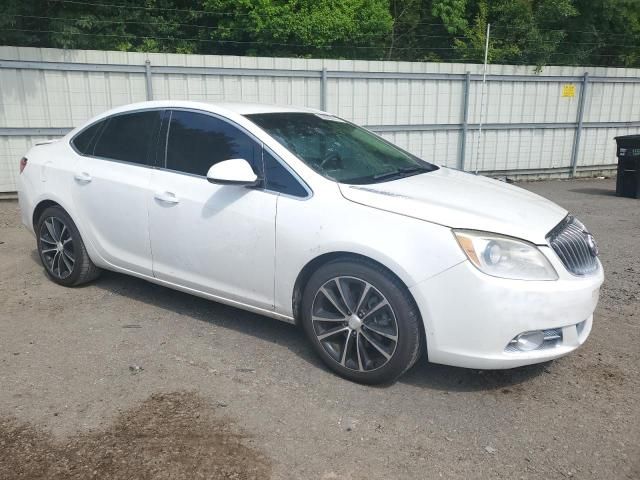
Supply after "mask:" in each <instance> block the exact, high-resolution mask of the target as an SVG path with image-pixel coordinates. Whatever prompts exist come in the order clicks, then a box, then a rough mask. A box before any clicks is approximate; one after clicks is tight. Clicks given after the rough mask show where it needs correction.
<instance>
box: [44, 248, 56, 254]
mask: <svg viewBox="0 0 640 480" xmlns="http://www.w3.org/2000/svg"><path fill="white" fill-rule="evenodd" d="M57 251H58V249H57V248H46V249H44V250H42V253H49V252H57Z"/></svg>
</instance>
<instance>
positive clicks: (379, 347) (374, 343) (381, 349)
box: [360, 330, 391, 360]
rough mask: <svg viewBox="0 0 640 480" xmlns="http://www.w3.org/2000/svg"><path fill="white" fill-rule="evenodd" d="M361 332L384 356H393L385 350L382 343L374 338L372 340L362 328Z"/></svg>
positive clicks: (387, 357)
mask: <svg viewBox="0 0 640 480" xmlns="http://www.w3.org/2000/svg"><path fill="white" fill-rule="evenodd" d="M360 333H362V336H363V337H364V338H365V339H366V340H367V342H369V343H370V344H371V345H372V346H373V348H375V349H376V350H377V351H378V352H380V353H381V354H382V356H383V357H384V358H386V359H387V360H389V359H390V358H391V355H389V354H388V353H387V352H385V351H384V349H383V348H382V347H381V346H380V345H378V344H377V343H376V342H375V341H374V340H372V339H371V337H370V336H369V335H367V334H366V333H364V331H362V330H361V331H360Z"/></svg>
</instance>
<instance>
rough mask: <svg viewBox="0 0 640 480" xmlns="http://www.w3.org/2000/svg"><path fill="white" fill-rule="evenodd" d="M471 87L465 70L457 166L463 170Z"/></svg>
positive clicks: (468, 75)
mask: <svg viewBox="0 0 640 480" xmlns="http://www.w3.org/2000/svg"><path fill="white" fill-rule="evenodd" d="M470 89H471V73H470V72H467V74H466V75H465V78H464V92H462V95H463V96H464V98H463V108H464V110H463V113H462V139H461V142H460V154H459V157H458V168H459V169H460V170H462V171H463V172H464V162H465V158H466V155H467V131H468V130H469V90H470Z"/></svg>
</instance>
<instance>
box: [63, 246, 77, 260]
mask: <svg viewBox="0 0 640 480" xmlns="http://www.w3.org/2000/svg"><path fill="white" fill-rule="evenodd" d="M62 254H63V255H64V256H65V257H67V258H68V259H69V261H70V262H72V263H76V259H75V257H74V256H73V255H70V254H69V252H67V251H66V250H65V249H64V248H63V249H62Z"/></svg>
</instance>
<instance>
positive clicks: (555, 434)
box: [0, 180, 640, 480]
mask: <svg viewBox="0 0 640 480" xmlns="http://www.w3.org/2000/svg"><path fill="white" fill-rule="evenodd" d="M523 186H524V187H525V188H528V189H530V190H533V191H535V192H538V193H540V194H542V195H544V196H546V197H549V198H551V199H553V200H555V201H556V202H558V203H559V204H561V205H563V206H564V207H566V208H568V209H569V210H570V211H572V212H574V213H576V214H577V215H578V216H579V217H580V218H581V219H582V220H583V222H584V223H585V224H586V225H587V226H588V227H589V228H590V230H591V231H592V232H593V233H594V235H595V236H596V238H597V239H598V241H599V244H600V250H601V258H602V261H603V263H604V265H605V269H606V277H607V279H606V282H605V285H604V287H603V290H602V295H601V301H600V305H599V307H598V310H597V314H596V319H595V324H594V329H593V333H592V335H591V337H590V339H589V341H588V342H587V343H586V345H585V346H584V347H583V348H582V349H580V350H579V351H578V352H576V353H574V354H573V355H571V356H569V357H566V358H563V359H560V360H557V361H555V362H553V363H549V364H545V365H539V366H533V367H527V368H521V369H515V370H511V371H500V372H486V371H485V372H482V371H477V370H464V369H458V368H450V367H444V366H437V365H429V364H427V363H426V362H424V361H423V362H421V363H420V364H418V365H417V366H416V367H414V368H413V369H412V370H411V371H410V372H409V373H408V374H407V375H406V376H404V377H403V378H402V379H401V380H400V381H399V382H397V383H396V384H394V385H391V386H387V387H378V388H372V387H365V386H361V385H356V384H352V383H349V382H346V381H344V380H341V379H339V378H337V377H335V376H334V375H332V374H331V373H329V372H328V371H327V370H326V369H325V368H324V367H323V366H322V365H321V364H320V363H319V361H318V360H317V359H316V358H315V357H314V356H313V354H312V352H311V350H310V348H309V347H308V346H307V344H306V343H305V340H304V338H303V335H302V333H301V332H300V331H299V330H298V329H296V328H295V327H293V326H290V325H286V324H284V323H279V322H277V321H275V320H271V319H268V318H264V317H260V316H257V315H253V314H249V313H245V312H242V311H239V310H235V309H233V308H229V307H225V306H222V305H218V304H215V303H211V302H208V301H205V300H202V299H198V298H195V297H191V296H188V295H186V294H182V293H179V292H175V291H172V290H168V289H165V288H162V287H159V286H155V285H152V284H149V283H146V282H144V281H141V280H137V279H134V278H129V277H125V276H123V275H118V274H113V273H106V274H105V275H103V276H102V278H101V279H99V280H98V281H96V282H95V283H93V284H91V285H89V286H86V287H83V288H76V289H64V288H62V287H58V286H56V285H55V284H53V283H52V282H50V281H48V280H47V279H46V278H45V276H44V273H43V271H42V267H41V266H40V264H39V262H38V259H37V255H36V253H35V250H34V248H35V241H34V239H33V238H32V237H31V236H30V234H29V233H28V232H27V231H26V230H25V229H24V228H23V227H22V226H21V225H20V223H19V218H18V207H17V204H16V203H15V202H0V479H5V478H6V479H14V478H43V479H44V478H47V479H49V478H122V479H124V478H145V479H146V478H189V479H191V478H238V479H250V478H273V479H285V478H287V479H288V478H295V479H325V480H326V479H353V480H355V479H377V478H393V479H404V478H420V479H422V478H440V477H443V478H465V479H466V478H508V479H514V478H527V479H528V478H549V479H555V478H569V477H572V478H579V479H587V478H593V479H604V478H606V479H614V478H616V479H617V478H629V479H631V478H634V479H638V478H640V399H639V396H640V201H638V200H632V199H623V198H617V197H615V196H613V195H612V192H613V189H614V182H613V181H611V180H590V181H584V180H583V181H570V182H567V181H563V182H561V181H549V182H540V183H531V184H524V185H523Z"/></svg>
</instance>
